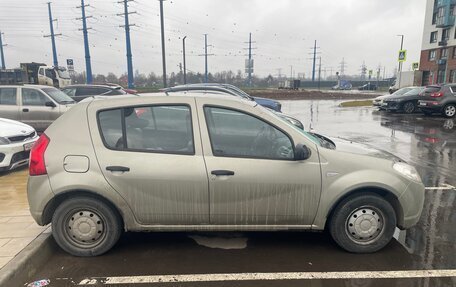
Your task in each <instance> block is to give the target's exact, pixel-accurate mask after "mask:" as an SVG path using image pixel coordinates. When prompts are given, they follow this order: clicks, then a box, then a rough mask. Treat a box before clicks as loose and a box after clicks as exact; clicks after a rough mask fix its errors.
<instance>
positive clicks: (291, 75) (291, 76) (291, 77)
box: [290, 65, 293, 80]
mask: <svg viewBox="0 0 456 287" xmlns="http://www.w3.org/2000/svg"><path fill="white" fill-rule="evenodd" d="M290 80H293V65H290Z"/></svg>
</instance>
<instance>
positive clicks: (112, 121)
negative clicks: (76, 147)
mask: <svg viewBox="0 0 456 287" xmlns="http://www.w3.org/2000/svg"><path fill="white" fill-rule="evenodd" d="M98 121H99V125H100V130H101V133H102V136H103V139H104V142H105V145H106V146H107V147H108V148H112V149H119V150H131V151H144V152H158V153H174V154H194V153H195V147H194V141H193V130H192V120H191V112H190V107H189V106H186V105H160V106H146V107H132V108H124V109H117V110H109V111H101V112H99V116H98Z"/></svg>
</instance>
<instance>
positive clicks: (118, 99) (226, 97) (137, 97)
mask: <svg viewBox="0 0 456 287" xmlns="http://www.w3.org/2000/svg"><path fill="white" fill-rule="evenodd" d="M207 94H211V96H210V98H211V99H217V98H218V99H220V100H222V101H225V100H228V101H234V102H239V103H245V104H248V105H252V106H256V105H257V103H256V102H254V101H248V100H246V99H244V98H240V97H233V96H231V95H227V94H223V93H206V92H191V93H187V92H175V93H173V94H172V95H168V94H167V93H165V92H159V93H145V94H140V95H130V94H128V95H119V96H93V97H89V98H86V99H84V100H82V101H81V102H97V101H100V100H109V102H110V103H116V102H122V101H125V99H130V101H131V103H129V104H135V102H137V103H138V104H140V103H141V102H143V101H144V98H146V97H164V98H165V97H166V98H169V99H179V98H186V99H188V98H208V96H207Z"/></svg>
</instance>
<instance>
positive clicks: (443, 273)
mask: <svg viewBox="0 0 456 287" xmlns="http://www.w3.org/2000/svg"><path fill="white" fill-rule="evenodd" d="M431 277H456V269H440V270H402V271H353V272H352V271H347V272H279V273H227V274H187V275H151V276H119V277H106V278H87V279H84V280H82V281H81V282H79V284H78V285H79V286H86V285H97V284H103V285H120V284H152V283H189V282H220V281H264V280H315V279H392V278H431Z"/></svg>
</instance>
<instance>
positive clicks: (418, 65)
mask: <svg viewBox="0 0 456 287" xmlns="http://www.w3.org/2000/svg"><path fill="white" fill-rule="evenodd" d="M419 68H420V63H418V62H415V63H412V70H414V71H416V70H418V69H419Z"/></svg>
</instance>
